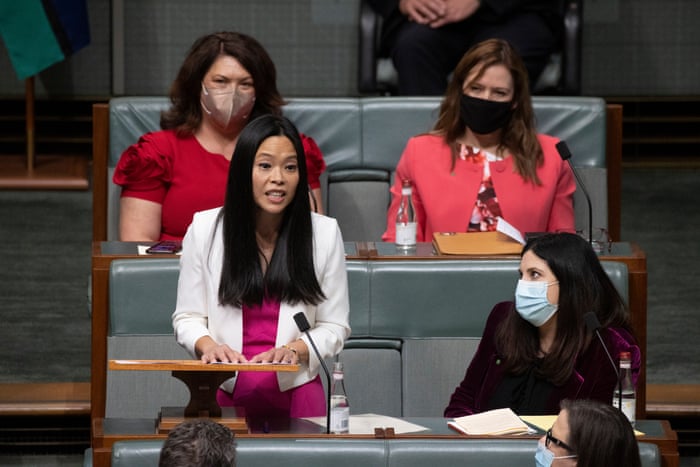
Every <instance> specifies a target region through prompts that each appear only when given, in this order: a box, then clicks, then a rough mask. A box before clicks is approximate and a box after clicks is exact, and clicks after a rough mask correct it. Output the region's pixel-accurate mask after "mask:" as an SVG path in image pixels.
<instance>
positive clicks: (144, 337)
mask: <svg viewBox="0 0 700 467" xmlns="http://www.w3.org/2000/svg"><path fill="white" fill-rule="evenodd" d="M518 263H519V262H518V261H517V260H489V261H484V260H401V261H392V260H348V261H347V270H348V283H349V295H350V325H351V327H352V335H351V338H350V339H349V340H348V341H347V342H346V345H345V348H344V350H343V351H342V352H341V354H340V356H339V358H340V360H342V361H344V362H345V369H346V387H347V390H348V393H349V397H350V403H351V406H352V408H353V409H352V410H353V413H378V414H382V415H389V416H403V417H440V416H442V412H443V409H444V407H445V405H446V404H447V401H448V400H449V396H450V394H451V393H452V391H453V390H454V388H455V387H456V386H457V384H458V383H459V382H460V381H461V379H462V378H463V376H464V371H465V369H466V367H467V365H468V363H469V361H470V360H471V358H472V355H473V354H474V352H475V350H476V347H477V345H478V343H479V339H480V337H481V334H482V331H483V327H484V324H485V322H486V318H487V316H488V313H489V312H490V310H491V308H492V306H493V305H494V304H495V303H497V302H499V301H502V300H508V299H511V297H512V295H513V291H514V288H515V284H516V281H517V279H518V272H517V270H518ZM603 266H604V268H605V270H606V272H607V273H608V275H609V276H610V277H611V279H612V280H613V282H614V283H615V285H616V286H617V287H618V289H619V291H620V292H621V294H622V296H623V297H628V295H629V294H628V283H627V280H628V272H627V266H626V265H625V264H623V263H618V262H612V261H604V262H603ZM178 268H179V260H178V259H175V258H170V259H153V258H149V259H122V260H114V261H113V262H112V264H111V270H110V278H109V303H110V309H109V330H108V337H107V356H108V358H109V359H159V358H172V359H179V358H190V357H189V356H188V355H187V354H186V352H185V351H184V350H183V349H182V348H181V347H180V346H179V345H178V344H177V343H176V342H175V338H174V337H173V330H172V325H171V319H170V317H171V314H172V312H173V310H174V309H175V300H176V288H177V276H178ZM370 384H371V387H369V385H370ZM187 400H188V394H187V390H186V387H185V386H184V384H182V383H181V382H179V381H178V380H176V379H174V378H172V377H171V376H170V374H169V373H167V372H138V371H109V370H108V371H107V385H106V410H105V414H106V417H109V418H114V417H117V418H122V417H124V418H144V417H145V418H155V417H156V416H157V414H158V411H159V410H160V408H161V407H164V406H185V405H187Z"/></svg>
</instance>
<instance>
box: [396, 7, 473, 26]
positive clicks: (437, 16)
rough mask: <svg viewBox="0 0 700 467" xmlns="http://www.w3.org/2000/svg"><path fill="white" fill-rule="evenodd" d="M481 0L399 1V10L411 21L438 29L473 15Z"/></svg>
mask: <svg viewBox="0 0 700 467" xmlns="http://www.w3.org/2000/svg"><path fill="white" fill-rule="evenodd" d="M479 6H481V0H401V1H400V2H399V10H400V11H401V13H403V14H404V15H406V16H408V18H409V19H410V20H411V21H415V22H416V23H418V24H426V25H428V26H430V27H431V28H439V27H441V26H444V25H446V24H450V23H458V22H459V21H463V20H465V19H467V18H469V17H470V16H471V15H473V14H474V13H475V12H476V10H478V9H479Z"/></svg>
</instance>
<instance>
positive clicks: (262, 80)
mask: <svg viewBox="0 0 700 467" xmlns="http://www.w3.org/2000/svg"><path fill="white" fill-rule="evenodd" d="M221 55H227V56H231V57H233V58H235V59H236V60H237V61H238V62H239V63H240V64H241V66H242V67H243V68H245V69H246V70H247V71H248V73H250V75H251V77H252V78H253V86H254V88H255V106H254V107H253V111H252V113H251V115H250V119H251V120H252V119H253V118H255V117H258V116H260V115H263V114H268V113H272V114H275V115H281V113H282V110H281V107H282V106H283V105H284V103H285V102H284V100H283V99H282V96H281V95H280V93H279V91H278V90H277V71H276V69H275V64H274V63H273V61H272V59H271V58H270V55H269V54H268V53H267V51H266V50H265V48H264V47H263V46H262V45H261V44H260V43H259V42H258V41H257V40H255V39H254V38H253V37H251V36H248V35H246V34H241V33H238V32H228V31H224V32H217V33H214V34H207V35H205V36H202V37H200V38H199V39H197V40H196V41H195V42H194V44H192V47H190V50H189V52H188V53H187V56H186V57H185V60H184V62H183V63H182V65H181V66H180V71H179V72H178V74H177V77H176V78H175V81H173V84H172V86H171V87H170V100H171V102H172V106H171V108H170V109H169V110H167V111H165V112H163V114H162V115H161V121H160V126H161V128H163V129H177V131H178V133H180V134H192V133H194V131H195V130H196V129H197V128H198V127H199V125H200V123H201V122H202V107H201V104H200V93H201V90H202V81H203V80H204V76H205V75H206V74H207V71H208V70H209V68H211V66H212V65H213V64H214V61H216V59H217V58H218V57H219V56H221Z"/></svg>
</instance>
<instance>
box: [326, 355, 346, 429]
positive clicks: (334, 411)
mask: <svg viewBox="0 0 700 467" xmlns="http://www.w3.org/2000/svg"><path fill="white" fill-rule="evenodd" d="M330 432H331V433H335V434H343V433H349V432H350V403H349V402H348V395H347V393H346V392H345V382H344V380H343V363H342V362H335V365H334V366H333V384H332V387H331V429H330Z"/></svg>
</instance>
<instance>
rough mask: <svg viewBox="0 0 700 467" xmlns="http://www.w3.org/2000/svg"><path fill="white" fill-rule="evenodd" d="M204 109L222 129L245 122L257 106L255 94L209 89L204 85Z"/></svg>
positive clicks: (201, 100)
mask: <svg viewBox="0 0 700 467" xmlns="http://www.w3.org/2000/svg"><path fill="white" fill-rule="evenodd" d="M200 102H201V103H202V109H204V111H205V112H206V113H207V114H208V115H210V116H211V118H212V119H213V120H214V121H215V122H216V123H217V124H219V125H220V126H221V127H222V128H226V127H228V126H229V124H230V123H231V122H233V121H235V120H245V119H247V118H248V116H249V115H250V112H251V111H252V110H253V106H254V105H255V94H253V93H239V92H236V91H234V90H229V89H227V90H225V91H219V90H216V89H207V88H206V87H205V86H204V83H202V96H201V98H200Z"/></svg>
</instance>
